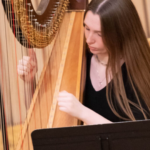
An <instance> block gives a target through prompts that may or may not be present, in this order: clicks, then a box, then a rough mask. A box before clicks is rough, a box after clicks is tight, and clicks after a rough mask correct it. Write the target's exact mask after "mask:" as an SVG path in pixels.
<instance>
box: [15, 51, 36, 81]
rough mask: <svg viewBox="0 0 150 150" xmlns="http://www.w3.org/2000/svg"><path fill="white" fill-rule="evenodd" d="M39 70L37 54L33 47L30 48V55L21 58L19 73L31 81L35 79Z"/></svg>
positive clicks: (21, 76)
mask: <svg viewBox="0 0 150 150" xmlns="http://www.w3.org/2000/svg"><path fill="white" fill-rule="evenodd" d="M37 70H38V67H37V58H36V54H35V52H34V50H33V49H29V56H23V58H22V59H21V60H19V63H18V67H17V72H18V75H19V76H20V78H21V79H23V80H24V81H26V82H30V81H32V80H33V78H34V76H35V74H36V72H37Z"/></svg>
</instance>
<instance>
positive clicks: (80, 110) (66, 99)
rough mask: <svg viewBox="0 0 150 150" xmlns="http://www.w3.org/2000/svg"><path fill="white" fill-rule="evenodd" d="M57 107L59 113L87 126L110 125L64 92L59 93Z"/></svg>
mask: <svg viewBox="0 0 150 150" xmlns="http://www.w3.org/2000/svg"><path fill="white" fill-rule="evenodd" d="M58 106H59V109H60V110H61V111H64V112H66V113H68V114H69V115H71V116H73V117H76V118H78V119H79V120H82V121H83V122H84V123H85V124H87V125H92V124H105V123H112V122H111V121H109V120H107V119H105V118H104V117H102V116H101V115H99V114H97V113H96V112H94V111H92V110H91V109H89V108H87V107H85V106H84V105H83V104H81V103H80V102H79V101H78V100H77V99H76V97H75V96H74V95H72V94H70V93H68V92H66V91H63V92H60V93H59V96H58Z"/></svg>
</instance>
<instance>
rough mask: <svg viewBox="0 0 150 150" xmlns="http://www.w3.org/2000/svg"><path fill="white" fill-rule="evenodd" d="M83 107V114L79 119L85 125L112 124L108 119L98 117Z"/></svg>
mask: <svg viewBox="0 0 150 150" xmlns="http://www.w3.org/2000/svg"><path fill="white" fill-rule="evenodd" d="M82 106H83V110H82V111H83V112H82V113H81V116H80V117H79V119H80V120H82V121H83V122H84V123H85V124H87V125H92V124H107V123H112V122H111V121H109V120H108V119H106V118H104V117H103V116H101V115H99V114H98V113H96V112H94V111H93V110H91V109H89V108H87V107H85V106H84V105H82Z"/></svg>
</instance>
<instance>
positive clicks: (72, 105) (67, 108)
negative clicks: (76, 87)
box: [58, 91, 84, 119]
mask: <svg viewBox="0 0 150 150" xmlns="http://www.w3.org/2000/svg"><path fill="white" fill-rule="evenodd" d="M58 106H59V110H61V111H63V112H66V113H68V114H69V115H71V116H73V117H76V118H78V119H80V116H81V114H82V112H83V108H84V106H83V105H82V104H81V103H80V102H79V101H78V100H77V98H76V97H75V96H74V95H73V94H71V93H68V92H66V91H62V92H59V95H58Z"/></svg>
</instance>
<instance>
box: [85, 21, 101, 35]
mask: <svg viewBox="0 0 150 150" xmlns="http://www.w3.org/2000/svg"><path fill="white" fill-rule="evenodd" d="M83 26H84V27H85V26H87V25H86V24H85V23H83ZM87 27H88V26H87ZM88 28H89V27H88ZM94 32H100V33H101V31H98V30H94Z"/></svg>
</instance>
